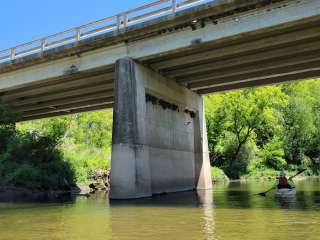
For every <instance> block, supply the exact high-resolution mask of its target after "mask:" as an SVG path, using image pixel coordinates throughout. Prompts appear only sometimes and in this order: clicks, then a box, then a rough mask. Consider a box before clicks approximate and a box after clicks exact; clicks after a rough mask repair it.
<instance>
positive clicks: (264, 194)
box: [256, 169, 307, 197]
mask: <svg viewBox="0 0 320 240" xmlns="http://www.w3.org/2000/svg"><path fill="white" fill-rule="evenodd" d="M306 170H307V169H302V170H300V171H299V172H297V173H296V175H294V176H292V177H289V179H288V180H291V179H293V178H295V177H296V176H298V175H299V174H301V173H303V172H304V171H306ZM275 188H276V187H272V188H270V189H268V190H267V191H265V192H261V193H257V194H256V195H260V196H263V197H265V196H267V193H268V192H270V191H271V190H273V189H275Z"/></svg>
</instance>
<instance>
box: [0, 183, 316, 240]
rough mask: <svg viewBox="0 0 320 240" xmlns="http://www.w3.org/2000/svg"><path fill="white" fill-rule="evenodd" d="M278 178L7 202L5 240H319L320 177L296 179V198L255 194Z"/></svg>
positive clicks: (0, 210)
mask: <svg viewBox="0 0 320 240" xmlns="http://www.w3.org/2000/svg"><path fill="white" fill-rule="evenodd" d="M270 185H271V183H253V182H247V183H239V182H236V183H230V184H228V185H227V184H221V185H219V184H216V185H215V186H214V190H213V191H201V192H185V193H179V194H178V193H177V194H168V195H162V196H156V197H153V198H152V199H151V198H150V199H143V200H136V201H121V202H119V201H117V202H113V201H111V202H110V201H109V200H108V198H107V197H106V195H105V194H103V193H98V194H95V195H92V196H91V197H90V198H86V197H77V198H75V199H69V200H64V201H62V200H61V201H60V202H57V201H56V202H46V203H44V202H42V203H0V239H1V240H4V239H6V240H7V239H8V240H11V239H14V240H20V239H21V240H29V239H33V240H37V239H39V240H40V239H41V240H44V239H46V240H53V239H54V240H60V239H61V240H62V239H67V240H78V239H79V240H91V239H92V240H99V239H104V240H108V239H114V240H115V239H119V240H120V239H121V240H125V239H132V240H136V239H137V240H138V239H139V240H142V239H159V240H160V239H161V240H166V239H168V240H171V239H173V240H180V239H181V240H182V239H183V240H187V239H197V240H200V239H212V240H218V239H219V240H220V239H221V240H229V239H230V240H231V239H232V240H238V239H246V240H251V239H252V240H253V239H254V240H264V239H268V240H272V239H277V240H279V239H281V240H289V239H290V240H297V239H308V240H313V239H315V240H316V239H317V240H320V181H319V179H318V180H317V179H313V180H310V179H309V180H304V181H300V182H298V183H297V196H296V197H295V198H293V199H287V200H285V199H276V198H275V197H274V196H273V194H272V193H270V194H269V195H268V196H267V197H261V196H255V195H253V194H254V193H257V192H260V191H264V190H266V189H268V188H269V187H270Z"/></svg>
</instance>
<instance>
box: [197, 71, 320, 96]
mask: <svg viewBox="0 0 320 240" xmlns="http://www.w3.org/2000/svg"><path fill="white" fill-rule="evenodd" d="M318 76H320V70H313V71H309V72H301V73H296V74H291V75H284V76H277V77H270V78H263V79H256V80H252V81H246V82H236V83H234V84H229V85H222V86H216V87H208V88H205V89H200V90H198V91H197V92H198V94H202V95H205V94H210V93H215V92H225V91H230V90H234V89H242V88H249V87H258V86H263V85H270V84H278V83H284V82H290V81H296V80H307V79H311V78H315V77H318Z"/></svg>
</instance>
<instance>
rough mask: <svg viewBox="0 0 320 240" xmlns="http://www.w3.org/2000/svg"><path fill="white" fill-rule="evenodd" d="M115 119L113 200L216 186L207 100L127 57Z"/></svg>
mask: <svg viewBox="0 0 320 240" xmlns="http://www.w3.org/2000/svg"><path fill="white" fill-rule="evenodd" d="M113 118H114V123H113V124H114V125H113V139H112V162H111V167H112V173H111V192H110V198H112V199H130V198H140V197H147V196H152V194H158V193H164V192H178V191H186V190H192V189H196V188H197V189H210V188H211V187H212V183H211V174H210V162H209V154H208V142H207V135H206V126H205V119H204V109H203V99H202V97H201V96H199V95H197V94H196V93H194V92H192V91H190V90H188V89H187V88H184V87H182V86H179V85H177V84H176V83H175V82H174V81H173V80H170V79H166V78H164V77H162V76H161V75H159V74H157V73H156V72H154V71H152V70H150V69H148V68H146V67H144V66H142V65H140V64H138V63H136V62H134V61H133V60H132V59H129V58H124V59H120V60H118V61H117V63H116V81H115V102H114V116H113Z"/></svg>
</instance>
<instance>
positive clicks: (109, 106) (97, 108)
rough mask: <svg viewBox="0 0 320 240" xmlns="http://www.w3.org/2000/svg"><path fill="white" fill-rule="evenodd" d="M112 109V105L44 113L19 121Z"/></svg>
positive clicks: (25, 117)
mask: <svg viewBox="0 0 320 240" xmlns="http://www.w3.org/2000/svg"><path fill="white" fill-rule="evenodd" d="M112 107H113V104H103V105H99V106H94V107H84V108H77V109H75V110H68V111H61V112H55V113H44V114H39V115H30V116H24V117H23V118H22V120H21V121H30V120H35V119H41V118H48V117H57V116H64V115H70V114H75V113H82V112H92V111H98V110H103V109H107V108H112Z"/></svg>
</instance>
